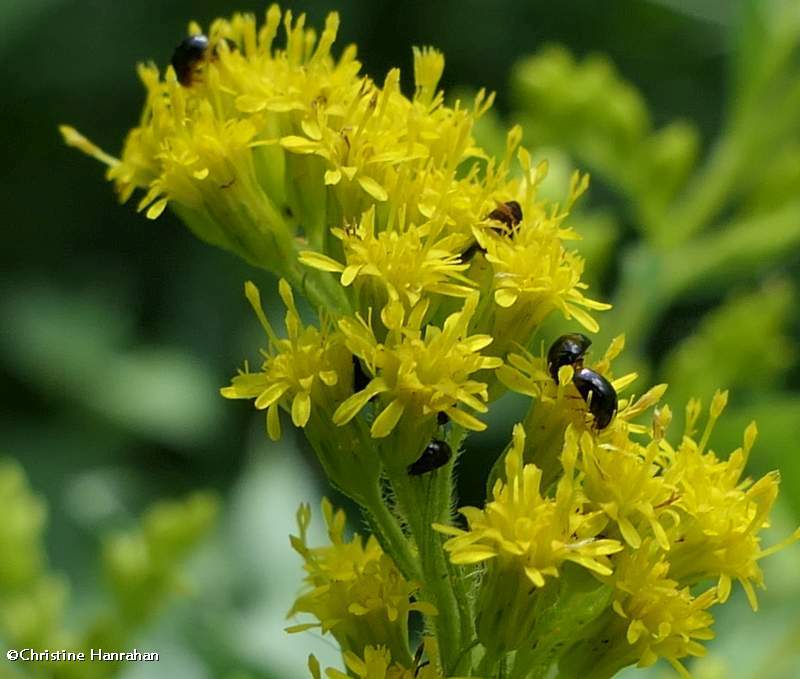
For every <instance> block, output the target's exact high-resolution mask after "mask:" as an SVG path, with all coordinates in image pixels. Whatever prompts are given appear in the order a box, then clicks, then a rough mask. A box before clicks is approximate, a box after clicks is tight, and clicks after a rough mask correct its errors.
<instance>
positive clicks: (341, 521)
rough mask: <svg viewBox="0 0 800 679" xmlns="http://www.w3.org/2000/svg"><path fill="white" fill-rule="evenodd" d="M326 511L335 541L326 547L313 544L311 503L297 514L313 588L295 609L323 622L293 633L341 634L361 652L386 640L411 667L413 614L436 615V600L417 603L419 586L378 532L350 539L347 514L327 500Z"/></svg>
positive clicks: (298, 542)
mask: <svg viewBox="0 0 800 679" xmlns="http://www.w3.org/2000/svg"><path fill="white" fill-rule="evenodd" d="M322 512H323V515H324V516H325V522H326V524H327V526H328V537H329V539H330V541H331V544H330V545H328V546H326V547H309V546H308V544H307V531H308V525H309V523H310V521H311V510H310V508H309V507H308V505H302V506H301V507H300V509H299V510H298V513H297V522H298V526H299V530H300V535H299V537H298V536H292V546H293V547H294V549H295V550H296V551H297V552H298V554H300V555H301V556H302V557H303V561H304V562H305V565H304V568H305V571H306V577H305V582H306V584H307V586H308V588H309V591H308V592H306V593H305V594H302V595H301V596H299V597H298V598H297V600H296V601H295V603H294V606H292V610H291V611H290V612H289V615H290V616H292V615H296V614H297V613H309V614H311V615H312V616H314V617H315V618H316V619H317V621H318V622H316V623H310V624H302V625H296V626H293V627H290V628H289V631H292V632H300V631H303V630H306V629H309V628H313V627H319V628H320V629H321V630H322V631H323V633H324V632H330V633H331V634H332V635H333V636H334V637H335V638H336V641H337V642H338V643H339V645H340V647H341V649H342V651H343V652H347V651H351V652H353V653H356V654H360V653H362V651H363V649H364V648H365V647H367V646H369V645H378V644H385V645H386V646H387V647H388V649H389V650H390V651H391V654H392V656H393V657H394V658H395V659H397V660H398V661H402V662H403V663H404V664H406V665H410V664H411V657H410V654H409V651H408V614H409V612H410V611H420V612H422V613H424V614H426V615H435V614H436V610H435V609H434V608H433V607H432V606H431V605H430V604H427V603H424V602H412V600H411V599H412V597H413V596H414V595H415V594H416V592H417V590H418V589H419V584H418V583H414V582H408V581H407V580H405V579H404V578H403V576H402V575H401V574H400V571H399V570H398V569H397V567H396V566H395V565H394V563H393V561H392V560H391V558H389V556H388V555H386V554H385V553H384V552H383V550H382V549H381V547H380V545H379V544H378V541H377V540H376V539H375V537H374V536H370V537H369V538H368V539H367V540H366V541H363V540H362V539H361V537H360V536H359V535H358V534H355V535H353V537H352V538H351V539H350V540H349V541H347V540H345V539H344V527H345V515H344V512H343V511H341V510H339V511H336V512H334V510H333V507H332V506H331V504H330V502H328V500H327V499H323V501H322Z"/></svg>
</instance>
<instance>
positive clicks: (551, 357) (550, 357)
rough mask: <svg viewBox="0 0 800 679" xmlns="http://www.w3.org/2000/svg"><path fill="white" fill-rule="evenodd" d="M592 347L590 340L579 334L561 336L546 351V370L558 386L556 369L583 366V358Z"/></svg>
mask: <svg viewBox="0 0 800 679" xmlns="http://www.w3.org/2000/svg"><path fill="white" fill-rule="evenodd" d="M590 346H592V340H590V339H589V338H588V337H587V336H586V335H582V334H581V333H579V332H573V333H569V334H568V335H561V337H559V338H558V339H557V340H556V341H555V342H553V343H552V344H551V345H550V349H548V351H547V370H548V372H549V373H550V377H552V378H553V379H554V380H555V382H556V384H558V369H559V368H561V367H562V366H565V365H571V366H572V367H573V368H575V369H578V368H580V367H582V366H583V356H584V354H586V352H587V351H588V350H589V347H590Z"/></svg>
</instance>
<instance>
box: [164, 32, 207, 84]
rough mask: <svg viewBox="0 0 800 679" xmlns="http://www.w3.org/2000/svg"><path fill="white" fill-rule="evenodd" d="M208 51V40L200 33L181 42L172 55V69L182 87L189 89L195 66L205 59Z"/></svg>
mask: <svg viewBox="0 0 800 679" xmlns="http://www.w3.org/2000/svg"><path fill="white" fill-rule="evenodd" d="M206 50H208V38H207V37H206V36H204V35H203V34H202V33H198V34H197V35H190V36H189V37H188V38H184V39H183V40H181V42H180V44H179V45H178V46H177V47H176V48H175V51H174V52H173V53H172V61H171V62H170V63H172V68H174V69H175V75H177V76H178V82H179V83H180V84H181V85H183V86H184V87H191V86H192V81H193V78H194V74H195V71H196V69H197V65H198V64H199V63H200V62H201V61H202V60H203V59H204V58H205V55H206Z"/></svg>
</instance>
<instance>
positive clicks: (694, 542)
mask: <svg viewBox="0 0 800 679" xmlns="http://www.w3.org/2000/svg"><path fill="white" fill-rule="evenodd" d="M727 398H728V393H727V392H717V393H716V394H715V396H714V398H713V400H712V403H711V408H710V414H709V419H708V423H707V425H706V427H705V430H704V432H703V435H702V437H701V439H700V441H699V442H698V441H695V439H694V438H693V436H692V433H693V428H694V423H695V422H696V420H697V416H698V415H699V412H700V404H699V402H697V401H692V402H690V403H689V405H688V406H687V433H686V435H684V437H683V439H682V441H681V444H680V446H678V447H677V448H672V447H671V446H669V445H668V444H667V443H666V442H662V448H663V450H664V452H665V454H666V455H667V459H668V460H669V462H670V464H669V467H668V468H667V470H666V472H665V476H666V478H667V479H669V480H672V481H673V482H674V483H675V485H676V494H677V500H676V502H675V503H674V505H673V508H674V510H675V512H676V516H677V518H678V521H676V522H675V525H674V527H673V528H672V530H671V531H670V540H671V542H672V545H673V547H672V550H671V552H670V555H669V560H670V563H671V564H672V569H671V571H670V572H671V573H672V575H673V577H675V578H676V579H678V580H680V581H681V582H682V583H687V584H694V583H696V582H699V581H701V580H705V579H708V578H715V579H717V597H718V598H719V600H720V602H722V603H724V602H725V601H726V600H727V599H728V596H729V595H730V591H731V582H732V581H733V580H738V581H739V583H740V584H741V585H742V588H743V589H744V591H745V593H746V594H747V598H748V601H749V602H750V605H751V606H752V608H753V609H754V610H756V609H757V608H758V600H757V598H756V594H755V589H754V586H757V587H762V588H763V587H764V578H763V574H762V572H761V568H760V567H759V565H758V561H759V560H760V559H762V558H764V557H765V556H768V555H769V554H772V553H774V552H776V551H778V550H780V549H782V548H783V547H785V546H787V545H788V544H790V543H791V542H793V541H795V540H797V539H798V538H800V529H799V530H798V531H795V533H793V534H792V535H791V536H789V537H788V538H787V539H785V540H784V541H782V542H781V543H779V544H778V545H775V546H773V547H771V548H768V549H762V547H761V536H760V535H759V533H760V532H761V530H763V529H764V528H767V527H768V526H769V515H770V512H771V511H772V507H773V505H774V504H775V500H776V499H777V497H778V483H779V481H780V475H779V473H778V472H777V471H773V472H770V473H768V474H766V475H765V476H763V477H762V478H760V479H759V480H758V481H756V482H753V481H752V480H751V479H747V478H745V479H742V478H741V477H742V473H743V472H744V467H745V465H746V464H747V459H748V457H749V455H750V450H751V449H752V447H753V444H754V443H755V439H756V435H757V430H756V426H755V423H751V424H750V426H748V427H747V429H746V430H745V432H744V441H743V443H742V446H741V447H740V448H738V449H736V450H735V451H734V452H733V453H731V454H730V456H729V457H728V459H727V460H721V459H719V458H717V456H716V455H715V454H714V452H713V451H711V450H706V446H707V445H708V440H709V438H710V435H711V431H712V429H713V427H714V423H715V422H716V420H717V418H718V417H719V415H720V414H721V412H722V410H723V409H724V407H725V404H726V402H727Z"/></svg>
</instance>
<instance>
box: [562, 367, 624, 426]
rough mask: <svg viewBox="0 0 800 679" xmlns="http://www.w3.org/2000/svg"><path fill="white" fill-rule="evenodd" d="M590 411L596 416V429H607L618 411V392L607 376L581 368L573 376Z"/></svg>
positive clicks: (576, 386)
mask: <svg viewBox="0 0 800 679" xmlns="http://www.w3.org/2000/svg"><path fill="white" fill-rule="evenodd" d="M572 383H573V384H574V385H575V388H576V389H577V390H578V392H579V393H580V395H581V396H582V397H583V400H584V401H586V405H587V406H588V407H589V412H590V413H591V414H592V415H593V416H594V426H595V428H596V429H605V428H606V427H607V426H608V425H609V424H611V420H613V419H614V414H615V413H616V412H617V392H616V390H615V389H614V387H612V386H611V382H609V381H608V380H607V379H606V378H605V377H603V376H602V375H601V374H600V373H596V372H595V371H594V370H591V369H589V368H580V369H579V370H578V371H577V372H576V373H575V376H574V377H573V378H572Z"/></svg>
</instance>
